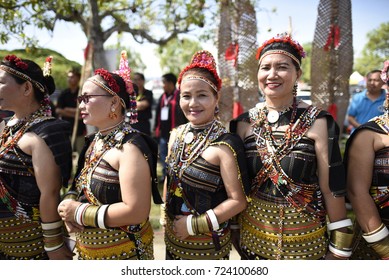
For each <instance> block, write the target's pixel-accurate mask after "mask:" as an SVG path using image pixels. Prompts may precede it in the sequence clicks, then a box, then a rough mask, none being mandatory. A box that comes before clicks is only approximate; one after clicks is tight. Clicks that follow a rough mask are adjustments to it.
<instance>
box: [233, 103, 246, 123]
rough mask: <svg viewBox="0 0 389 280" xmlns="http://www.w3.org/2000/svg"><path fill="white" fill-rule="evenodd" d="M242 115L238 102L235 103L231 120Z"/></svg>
mask: <svg viewBox="0 0 389 280" xmlns="http://www.w3.org/2000/svg"><path fill="white" fill-rule="evenodd" d="M242 113H243V107H242V105H241V104H240V102H238V101H235V102H234V105H233V108H232V118H234V119H235V118H237V117H238V116H240V115H241V114H242Z"/></svg>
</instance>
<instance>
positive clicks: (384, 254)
mask: <svg viewBox="0 0 389 280" xmlns="http://www.w3.org/2000/svg"><path fill="white" fill-rule="evenodd" d="M370 246H371V248H373V249H374V251H375V252H376V253H377V254H378V255H379V256H380V257H381V258H382V259H388V258H389V235H388V236H386V237H385V238H384V239H382V240H381V241H378V242H375V243H371V244H370Z"/></svg>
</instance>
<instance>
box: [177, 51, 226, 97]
mask: <svg viewBox="0 0 389 280" xmlns="http://www.w3.org/2000/svg"><path fill="white" fill-rule="evenodd" d="M193 68H204V69H207V70H208V71H209V72H211V73H212V75H213V76H214V77H215V79H216V81H217V84H216V85H215V86H216V88H217V90H218V91H219V90H220V89H221V87H222V80H221V79H220V77H219V75H218V73H217V71H216V62H215V59H214V57H213V56H212V54H211V53H210V52H209V51H206V50H202V51H198V52H196V53H195V54H194V55H193V57H192V59H191V62H190V64H189V65H188V66H186V67H185V68H184V69H183V70H182V71H181V73H180V76H179V77H178V84H179V85H180V84H181V82H182V76H183V75H184V74H185V73H186V72H187V71H188V70H189V69H193Z"/></svg>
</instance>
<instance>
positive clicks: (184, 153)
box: [164, 51, 248, 260]
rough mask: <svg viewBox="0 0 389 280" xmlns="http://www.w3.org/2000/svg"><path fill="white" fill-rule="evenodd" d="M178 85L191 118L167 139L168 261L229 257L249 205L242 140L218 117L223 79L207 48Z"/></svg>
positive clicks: (201, 52)
mask: <svg viewBox="0 0 389 280" xmlns="http://www.w3.org/2000/svg"><path fill="white" fill-rule="evenodd" d="M178 83H179V85H180V106H181V108H182V111H183V112H184V114H185V117H186V118H187V119H188V120H189V122H188V123H187V124H184V125H181V126H179V127H178V128H177V129H174V130H173V131H172V132H171V137H170V141H169V154H168V157H167V168H168V172H167V179H166V182H165V184H166V185H165V195H164V198H165V204H166V206H165V207H166V226H165V243H166V259H192V260H201V259H202V260H204V259H228V258H229V255H230V251H231V238H230V219H231V218H232V217H234V216H235V215H236V214H238V213H239V212H241V211H242V210H243V209H244V208H245V207H246V197H245V194H244V187H245V186H248V184H247V176H246V168H245V161H244V151H243V143H242V141H241V140H240V139H239V137H238V136H237V135H233V134H231V133H228V132H227V129H226V128H225V127H224V126H223V124H222V123H221V122H220V121H219V120H217V117H216V115H217V110H218V109H217V107H218V101H219V97H220V88H221V80H220V78H219V76H218V74H217V72H216V64H215V61H214V58H213V56H212V55H211V54H210V53H209V52H208V51H199V52H197V53H196V54H195V55H194V56H193V58H192V61H191V63H190V65H188V66H187V67H186V68H185V69H183V70H182V72H181V74H180V76H179V80H178Z"/></svg>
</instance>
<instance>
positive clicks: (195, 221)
mask: <svg viewBox="0 0 389 280" xmlns="http://www.w3.org/2000/svg"><path fill="white" fill-rule="evenodd" d="M192 229H193V232H194V233H195V234H201V233H208V232H211V229H210V228H209V226H208V222H207V217H206V214H201V215H200V216H196V217H195V216H193V218H192Z"/></svg>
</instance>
